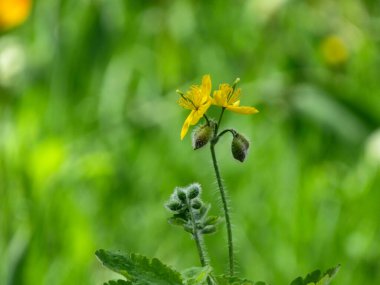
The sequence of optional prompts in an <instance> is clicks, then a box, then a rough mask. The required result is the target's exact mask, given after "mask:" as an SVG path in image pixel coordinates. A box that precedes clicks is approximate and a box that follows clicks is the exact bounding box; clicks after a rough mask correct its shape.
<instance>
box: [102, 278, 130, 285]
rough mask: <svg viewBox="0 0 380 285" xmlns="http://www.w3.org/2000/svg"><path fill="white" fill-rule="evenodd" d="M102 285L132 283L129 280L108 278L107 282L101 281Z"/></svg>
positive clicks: (125, 284) (128, 284)
mask: <svg viewBox="0 0 380 285" xmlns="http://www.w3.org/2000/svg"><path fill="white" fill-rule="evenodd" d="M103 285H133V284H132V283H131V282H130V281H126V280H121V279H120V280H110V281H108V282H105V283H103Z"/></svg>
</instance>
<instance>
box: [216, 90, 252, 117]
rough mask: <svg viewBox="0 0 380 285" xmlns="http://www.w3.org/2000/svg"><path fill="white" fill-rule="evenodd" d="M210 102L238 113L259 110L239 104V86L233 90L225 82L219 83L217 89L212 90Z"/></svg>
mask: <svg viewBox="0 0 380 285" xmlns="http://www.w3.org/2000/svg"><path fill="white" fill-rule="evenodd" d="M212 104H213V105H217V106H221V107H223V108H226V109H227V110H230V111H232V112H236V113H240V114H255V113H258V112H259V111H258V110H257V109H256V108H254V107H247V106H240V88H238V89H236V90H234V89H233V88H232V87H231V86H230V85H229V84H226V83H224V84H220V85H219V90H216V91H214V97H213V98H212Z"/></svg>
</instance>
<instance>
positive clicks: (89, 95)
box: [0, 0, 380, 285]
mask: <svg viewBox="0 0 380 285" xmlns="http://www.w3.org/2000/svg"><path fill="white" fill-rule="evenodd" d="M13 2H16V1H13ZM32 2H33V5H32V11H31V14H30V17H29V19H28V20H27V22H26V23H25V24H24V25H22V26H20V27H18V28H15V29H13V30H10V31H8V32H3V33H2V34H1V35H0V58H1V59H0V65H1V67H0V284H20V285H35V284H52V285H55V284H59V285H71V284H81V285H94V284H101V282H104V281H105V279H104V278H108V276H105V275H104V274H103V273H104V269H103V268H102V267H101V266H100V265H98V266H96V264H95V265H94V260H93V259H94V257H93V252H94V251H95V250H96V249H97V247H99V245H103V247H112V248H126V249H128V250H130V251H133V252H143V253H145V254H146V255H149V254H155V255H156V254H157V255H160V256H162V257H165V260H170V264H173V266H176V267H177V268H184V267H183V266H191V265H196V264H197V262H198V259H197V257H196V255H195V254H193V253H194V249H193V244H192V241H191V240H189V237H188V236H187V235H181V234H179V233H178V231H176V230H175V229H173V227H170V226H168V225H166V224H165V221H164V219H165V218H166V217H167V213H165V212H164V211H162V209H161V208H162V202H163V201H165V200H166V199H167V196H168V194H169V193H170V190H171V189H172V188H173V186H174V185H180V184H182V183H187V182H190V181H193V179H197V180H198V181H199V182H200V183H202V185H204V187H205V189H206V187H207V191H203V193H202V197H203V198H204V200H205V201H209V202H212V203H214V202H215V197H216V195H215V189H214V188H215V186H214V185H213V184H212V183H210V181H209V180H206V178H205V177H206V176H207V173H209V172H208V171H207V170H206V169H208V168H209V166H210V158H209V157H208V155H207V154H206V152H207V150H206V148H207V147H205V148H204V149H200V150H198V151H199V152H205V153H204V155H203V154H200V153H196V152H194V151H193V150H192V149H191V147H190V144H191V141H190V137H188V138H186V139H185V140H184V141H183V142H182V143H179V135H178V132H179V131H180V129H181V124H182V120H180V117H181V116H183V119H184V118H185V116H186V112H185V111H182V110H180V109H179V108H178V106H176V105H175V104H173V102H174V101H175V100H177V98H178V95H177V94H175V89H176V88H178V87H181V88H182V89H185V88H186V87H187V86H189V84H192V83H195V82H197V80H198V79H199V77H200V76H201V75H202V74H204V73H206V72H209V73H210V74H211V76H212V78H213V79H215V81H213V83H214V82H219V81H224V80H226V81H227V80H229V79H231V78H235V77H236V76H239V77H241V79H242V84H241V88H242V104H252V105H254V106H256V107H258V109H259V110H260V113H259V115H257V117H256V118H254V119H244V116H243V115H242V116H232V115H227V116H226V117H225V120H226V121H225V123H223V126H225V127H228V126H235V125H236V126H239V130H241V131H242V132H243V133H244V135H247V137H249V138H250V139H251V147H250V150H249V155H248V157H247V159H246V160H245V162H244V165H239V163H238V161H235V160H233V159H232V158H230V154H229V153H228V152H227V151H226V150H228V148H229V147H230V144H229V139H228V138H227V137H223V138H221V142H220V144H225V145H224V146H223V145H221V147H220V148H219V149H217V151H219V150H220V151H219V153H218V154H220V155H222V156H221V157H220V159H221V163H223V165H221V172H222V174H223V176H224V179H225V181H226V182H227V183H228V185H227V186H228V189H230V190H231V191H230V199H231V201H232V203H231V206H232V209H233V214H234V215H233V218H234V223H235V225H238V226H239V231H238V232H237V233H236V236H235V239H236V240H237V241H239V248H240V250H239V259H238V261H243V262H240V264H239V272H241V274H242V276H246V277H247V278H250V279H254V280H255V278H260V279H263V280H271V281H272V282H271V283H272V284H274V285H277V284H278V285H281V284H289V283H290V282H289V281H290V280H292V277H295V276H292V273H293V272H299V273H301V272H305V273H306V272H307V270H308V269H310V268H314V266H315V264H320V265H321V266H323V268H327V267H328V266H329V263H330V262H333V263H332V264H335V263H338V262H341V263H344V274H341V275H340V276H339V281H340V282H339V283H340V284H344V285H357V284H380V269H379V260H380V244H379V242H378V240H379V236H380V223H379V206H378V204H379V203H378V201H380V191H378V189H380V170H379V167H378V162H379V159H378V155H377V154H378V149H379V148H378V141H379V140H378V139H376V138H377V137H378V134H379V133H378V132H377V133H376V129H378V128H379V126H380V112H379V106H380V96H379V90H380V80H379V78H380V68H379V67H378V66H379V54H380V45H379V38H378V34H379V33H378V31H379V29H380V26H379V25H380V23H379V19H380V5H379V1H378V0H365V1H357V0H340V1H315V0H310V1H268V0H247V1H235V0H232V1H231V0H230V1H190V0H183V1H131V0H129V1H128V0H126V1H123V0H114V1H107V0H101V1H78V0H62V1H54V0H46V1H37V0H35V1H32ZM331 36H337V37H339V38H340V39H341V41H342V44H341V45H340V47H343V48H345V49H346V51H347V53H346V54H347V58H346V60H345V61H341V62H340V63H339V64H332V62H331V60H330V59H329V57H326V54H330V55H331V53H332V54H333V55H334V54H336V51H339V46H338V49H336V48H335V47H334V46H332V48H331V46H330V48H327V49H326V45H325V43H326V42H327V43H328V41H326V40H328V39H329V38H331ZM327 47H329V46H328V45H327ZM329 49H330V52H329ZM326 51H327V53H326ZM7 64H8V65H7ZM179 84H181V85H182V86H178V85H179ZM213 86H214V87H215V84H214V85H213ZM211 111H214V110H211ZM235 122H236V123H237V124H235ZM222 150H223V151H222ZM223 153H224V154H223ZM163 154H164V155H163ZM223 156H224V157H223ZM200 172H201V173H202V174H201V175H199V174H200ZM235 186H236V187H235ZM158 202H159V203H158ZM214 205H215V204H213V208H212V209H211V211H210V214H213V215H218V214H219V213H218V212H217V211H216V209H217V207H215V206H214ZM137 219H139V221H138V222H136V220H137ZM126 227H127V229H126ZM219 235H220V236H221V235H222V230H220V231H219V232H218V233H217V234H216V235H213V236H207V237H206V244H207V245H208V250H209V253H210V255H212V257H213V258H212V261H213V268H214V270H215V271H216V272H222V270H223V269H224V268H225V267H226V261H225V252H224V251H223V250H221V248H225V245H224V240H223V239H222V238H220V236H219ZM152 237H154V238H152ZM157 237H164V238H160V241H159V242H158V238H157ZM174 241H175V242H174ZM47 249H49V250H47ZM322 249H323V250H322ZM179 253H180V254H179ZM179 255H180V257H179ZM101 278H103V279H101ZM333 283H335V282H333Z"/></svg>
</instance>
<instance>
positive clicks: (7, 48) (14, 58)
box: [0, 38, 25, 86]
mask: <svg viewBox="0 0 380 285" xmlns="http://www.w3.org/2000/svg"><path fill="white" fill-rule="evenodd" d="M24 67H25V52H24V49H23V47H22V45H21V44H20V43H19V42H18V41H17V39H15V38H3V39H1V40H0V85H3V86H10V85H13V84H14V79H15V78H16V76H17V75H19V74H20V73H21V71H22V70H23V69H24Z"/></svg>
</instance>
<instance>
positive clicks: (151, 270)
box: [95, 249, 183, 285]
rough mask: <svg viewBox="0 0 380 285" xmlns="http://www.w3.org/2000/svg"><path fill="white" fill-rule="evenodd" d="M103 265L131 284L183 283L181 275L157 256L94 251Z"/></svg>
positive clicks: (179, 284)
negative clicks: (149, 256)
mask: <svg viewBox="0 0 380 285" xmlns="http://www.w3.org/2000/svg"><path fill="white" fill-rule="evenodd" d="M95 254H96V256H97V257H98V258H99V260H100V261H101V262H102V263H103V265H104V266H105V267H107V268H109V269H111V270H112V271H115V272H117V273H119V274H121V275H123V276H124V277H126V278H127V279H128V280H129V281H131V283H130V284H133V285H183V282H182V279H181V275H180V274H179V273H178V272H177V271H175V270H173V269H171V268H170V267H168V266H167V265H165V264H163V263H162V262H161V261H159V260H158V259H157V258H153V259H148V258H147V257H145V256H142V255H139V254H126V255H123V254H119V253H113V252H110V251H106V250H103V249H100V250H97V251H96V253H95Z"/></svg>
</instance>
